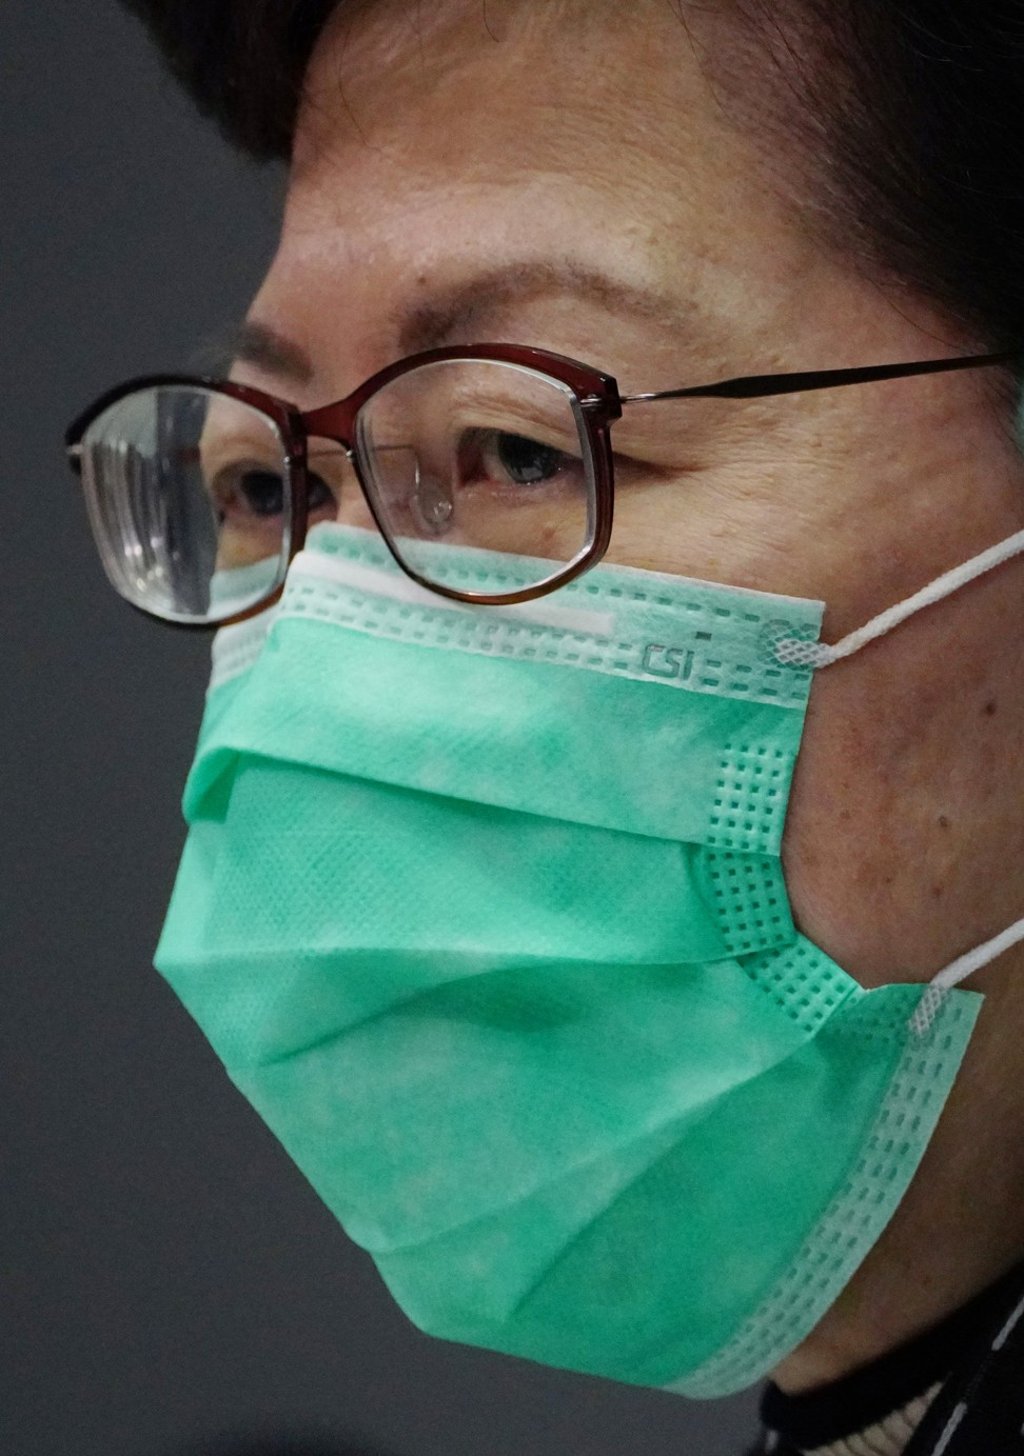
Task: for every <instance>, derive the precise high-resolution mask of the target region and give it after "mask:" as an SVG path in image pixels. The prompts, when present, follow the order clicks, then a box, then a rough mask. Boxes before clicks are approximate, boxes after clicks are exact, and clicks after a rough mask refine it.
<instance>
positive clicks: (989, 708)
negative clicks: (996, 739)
mask: <svg viewBox="0 0 1024 1456" xmlns="http://www.w3.org/2000/svg"><path fill="white" fill-rule="evenodd" d="M982 712H983V713H984V715H985V717H986V718H994V717H995V715H996V700H995V698H992V699H991V700H990V701H989V702H987V703H986V704H985V706H984V708H983V709H982Z"/></svg>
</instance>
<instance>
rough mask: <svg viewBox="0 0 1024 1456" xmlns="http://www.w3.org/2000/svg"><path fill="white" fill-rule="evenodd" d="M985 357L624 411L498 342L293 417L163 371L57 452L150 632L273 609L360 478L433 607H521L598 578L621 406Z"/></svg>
mask: <svg viewBox="0 0 1024 1456" xmlns="http://www.w3.org/2000/svg"><path fill="white" fill-rule="evenodd" d="M1017 359H1018V356H1017V355H1016V354H980V355H973V356H970V357H961V358H953V359H929V360H925V361H922V362H917V363H908V364H882V365H873V366H869V367H866V368H858V369H828V370H823V371H818V372H805V373H790V374H758V375H750V376H746V377H743V378H738V379H727V380H724V381H721V382H719V383H715V384H703V385H696V386H691V387H689V388H684V389H669V390H661V391H659V392H658V393H654V394H634V395H626V396H623V395H621V394H620V393H619V389H618V386H617V384H616V382H615V380H614V379H613V378H611V376H610V375H607V374H602V373H601V372H600V371H598V370H595V369H592V368H589V367H588V366H587V365H585V364H580V363H579V362H578V361H576V360H573V359H567V358H564V357H563V356H562V355H560V354H552V353H549V352H547V351H546V350H543V349H531V348H525V347H519V346H513V345H505V344H485V345H480V346H476V347H472V348H459V347H453V348H445V349H432V350H430V351H428V352H426V353H422V354H416V355H414V356H412V357H411V358H408V359H403V360H401V361H399V362H398V363H396V364H392V365H391V366H390V367H388V368H387V369H383V370H381V371H380V372H379V373H377V374H375V375H373V377H372V378H371V379H368V380H367V381H366V382H365V383H364V384H362V385H360V386H359V388H358V389H356V390H354V391H353V393H352V394H350V395H348V396H347V398H345V399H342V400H338V401H337V402H336V403H334V404H328V405H323V406H322V407H320V408H319V409H314V410H309V411H307V412H305V413H303V412H300V411H299V410H298V409H296V408H295V407H294V406H292V405H290V404H287V403H285V402H284V401H283V400H280V399H277V398H275V397H274V396H273V395H270V394H266V393H264V392H263V391H262V390H259V389H252V388H250V387H249V386H247V385H243V384H234V383H231V382H230V381H222V380H209V379H196V378H189V377H188V376H185V375H158V376H154V377H150V378H143V379H135V380H132V381H130V382H128V383H127V384H122V385H120V386H119V387H118V388H116V389H113V390H110V391H109V392H108V393H106V394H104V395H102V396H101V397H100V398H99V399H98V400H96V402H95V403H94V404H92V405H91V406H90V407H89V408H88V409H87V410H85V411H84V413H82V414H81V415H80V416H79V417H78V418H77V419H76V420H75V421H74V423H73V424H72V425H71V426H70V427H69V429H68V431H67V435H66V439H65V443H66V446H67V451H68V457H69V460H70V463H71V466H72V468H73V470H75V472H76V473H78V474H79V475H80V476H81V480H82V484H83V487H84V492H85V498H86V503H87V507H88V512H89V517H90V521H91V525H92V530H93V534H94V536H95V539H96V544H97V546H98V548H99V553H100V557H101V560H102V562H103V566H104V568H105V570H106V574H107V577H108V578H109V580H110V583H111V585H112V586H113V587H114V589H115V590H116V591H117V592H118V593H120V595H121V596H122V597H124V598H125V599H126V600H127V601H128V602H130V603H131V604H132V605H133V606H135V607H138V608H140V609H141V610H142V611H144V612H146V613H148V614H149V615H150V616H154V617H158V618H160V619H162V620H164V621H167V622H173V623H177V624H180V625H183V626H212V625H225V624H227V623H231V622H238V621H242V620H244V619H245V618H246V617H250V616H252V615H253V614H254V613H256V612H258V611H261V610H263V608H265V607H266V606H268V605H270V604H271V603H272V602H274V601H275V600H276V599H277V598H278V597H279V596H280V594H281V591H282V589H283V585H284V579H285V576H286V573H287V570H288V566H289V563H290V562H291V560H292V558H293V557H294V556H295V554H296V552H297V551H299V550H300V549H301V547H302V545H303V543H304V541H305V539H306V533H307V531H308V530H309V528H310V526H311V525H314V524H316V523H318V522H320V521H324V520H337V519H339V518H340V517H341V516H342V514H343V512H344V510H345V507H346V492H348V491H350V489H351V484H350V482H349V481H344V482H343V480H342V475H348V476H353V475H354V477H355V479H356V481H358V486H359V488H361V490H362V494H363V497H364V498H365V503H366V506H367V507H368V508H369V512H370V515H371V517H372V519H373V521H374V522H375V523H376V526H377V528H378V530H379V531H380V533H381V535H382V536H383V538H384V540H385V542H386V543H387V545H388V548H389V549H390V551H391V554H392V556H393V557H394V559H395V561H396V562H397V564H398V565H399V566H400V567H401V569H402V570H403V571H404V572H405V573H406V574H407V575H408V576H410V577H412V579H413V580H414V581H417V582H419V583H420V585H421V586H424V587H426V588H428V589H429V590H430V591H433V592H437V593H439V594H440V595H441V596H445V597H451V598H454V599H455V600H456V601H465V602H476V603H480V604H483V605H495V604H499V603H511V602H522V601H528V600H530V599H531V598H534V597H538V596H542V595H543V594H545V593H547V592H552V591H555V590H556V589H557V588H558V587H560V586H563V585H564V584H565V583H566V582H569V581H572V580H573V578H574V577H577V576H579V575H580V574H581V573H582V572H584V571H586V570H588V568H590V567H592V566H594V565H596V563H597V562H598V561H600V560H601V558H602V556H603V555H604V554H605V552H606V551H607V549H608V544H609V541H610V539H611V533H612V514H613V456H612V446H611V437H610V430H611V426H612V425H613V423H614V422H615V421H616V420H617V419H618V418H619V417H620V416H621V414H622V411H623V408H624V407H625V406H627V405H632V404H638V403H651V402H654V401H659V400H669V399H698V398H708V399H712V398H719V399H755V398H759V397H766V396H771V395H784V394H794V393H798V392H800V391H804V390H818V389H835V388H838V387H840V386H845V385H853V384H867V383H871V382H872V381H877V380H885V379H898V378H903V377H909V376H911V375H916V374H937V373H940V372H945V371H948V370H956V369H976V368H984V367H986V366H995V365H1006V364H1010V363H1012V362H1014V361H1015V360H1017ZM453 547H460V548H466V547H469V548H478V549H480V550H483V551H487V552H492V553H499V554H500V555H505V556H507V557H509V558H510V562H509V564H510V566H511V564H512V563H511V558H513V557H514V558H515V569H514V571H510V572H509V577H508V579H509V590H508V591H506V592H502V593H499V594H488V595H482V594H480V593H478V592H474V591H472V590H467V589H466V586H467V577H466V575H465V552H464V551H461V550H454V551H453V550H452V548H453Z"/></svg>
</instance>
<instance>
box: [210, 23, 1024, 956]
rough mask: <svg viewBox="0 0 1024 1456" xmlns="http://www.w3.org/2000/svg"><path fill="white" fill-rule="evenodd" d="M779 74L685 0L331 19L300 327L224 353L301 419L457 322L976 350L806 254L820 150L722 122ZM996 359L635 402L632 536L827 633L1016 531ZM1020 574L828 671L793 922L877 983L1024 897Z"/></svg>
mask: <svg viewBox="0 0 1024 1456" xmlns="http://www.w3.org/2000/svg"><path fill="white" fill-rule="evenodd" d="M770 66H771V62H769V61H767V60H766V59H765V58H764V57H763V56H761V57H759V56H758V55H757V54H752V55H749V56H745V55H744V54H743V53H742V50H741V47H740V37H739V35H738V33H734V32H733V31H731V30H730V28H729V27H728V26H727V25H725V24H724V23H722V22H721V21H720V20H718V21H716V20H715V18H714V17H713V16H712V15H711V14H710V13H708V12H706V11H705V12H703V13H701V12H699V11H695V12H694V15H693V17H692V23H691V24H690V25H689V26H687V24H684V22H683V20H682V19H681V14H680V10H679V8H678V7H677V6H676V5H674V4H671V3H669V0H637V3H635V4H632V5H630V6H629V7H628V9H627V8H626V7H623V6H622V5H621V4H619V3H617V0H560V3H545V4H544V5H539V4H536V3H530V0H490V3H489V4H487V5H486V6H484V5H482V4H481V3H480V0H444V3H440V4H437V5H434V6H431V7H429V11H428V10H425V9H424V8H423V7H420V6H409V5H407V4H405V3H403V0H377V3H370V4H359V3H356V4H354V5H353V4H346V5H343V6H341V7H340V8H339V11H338V12H337V13H336V15H335V17H334V19H333V21H332V23H331V24H330V25H329V26H328V28H327V31H326V33H325V34H324V35H323V37H322V38H321V40H320V42H319V44H318V46H317V49H316V51H315V54H314V57H313V60H312V63H311V66H310V69H309V73H308V77H307V91H306V97H305V101H304V104H303V106H302V109H301V113H300V117H299V124H298V130H297V136H296V144H295V154H294V164H293V168H292V174H291V183H290V189H289V192H288V199H287V208H286V215H285V223H284V231H283V235H282V239H281V245H280V249H279V251H278V253H277V256H276V257H275V259H274V261H273V264H272V266H271V268H270V270H269V273H268V275H267V277H266V280H265V281H264V284H263V286H262V288H261V289H260V292H259V295H258V297H257V298H256V300H255V302H254V303H253V306H252V309H251V312H250V319H251V320H252V321H253V322H255V323H257V324H259V325H260V326H261V331H270V332H271V333H272V334H273V335H274V336H277V341H278V342H277V345H276V347H270V341H268V339H267V338H266V337H265V335H264V334H263V333H262V332H259V333H257V335H256V336H255V339H254V340H251V341H250V344H251V346H250V347H248V348H243V351H242V357H241V358H240V360H239V362H238V364H237V365H236V369H235V373H236V375H237V376H238V377H241V378H244V379H246V380H248V381H249V382H252V383H256V384H260V385H263V386H264V387H268V388H272V389H274V390H276V391H277V392H279V393H282V394H285V395H287V396H289V397H291V398H293V399H294V400H295V401H296V402H297V403H299V404H300V405H302V406H303V407H304V408H310V407H312V406H314V405H319V404H323V403H326V402H327V401H330V400H333V399H336V398H338V397H340V396H342V395H344V394H346V393H347V392H348V391H350V390H351V389H353V388H354V387H355V386H356V385H357V384H358V383H360V382H361V381H362V380H363V379H364V378H366V377H367V376H368V375H370V374H372V373H373V372H374V371H376V370H378V369H380V368H381V367H383V366H384V365H386V364H389V363H391V362H392V361H393V360H395V359H398V358H401V357H402V356H403V355H406V354H409V353H412V352H415V351H417V350H418V349H422V348H429V347H432V346H434V345H439V344H447V343H465V344H471V343H481V342H497V341H504V342H514V343H521V344H531V345H537V346H541V347H544V348H548V349H552V350H555V351H557V352H559V353H563V354H568V355H571V356H574V357H576V358H578V359H581V360H583V361H585V362H587V363H592V364H594V365H596V366H598V367H599V368H601V369H603V370H605V371H607V372H609V373H611V374H613V375H615V376H616V377H617V379H618V381H619V384H620V386H621V388H622V389H623V391H624V392H626V393H630V392H635V391H649V390H657V389H667V388H671V387H674V386H679V385H684V384H690V383H702V382H707V381H709V380H713V379H716V378H721V377H726V376H729V375H734V374H741V373H753V372H765V371H769V370H785V369H823V368H830V367H839V366H843V365H854V364H867V363H881V362H889V361H895V360H904V359H915V358H926V357H939V356H941V355H943V354H947V353H950V352H956V351H957V349H958V348H965V349H966V348H969V347H970V343H969V341H964V340H962V339H959V338H957V337H956V336H955V334H954V331H953V329H952V327H951V326H950V325H949V324H948V323H944V322H943V321H942V320H941V319H939V318H938V317H937V316H936V315H935V314H934V313H933V312H932V311H930V310H929V308H928V307H927V306H926V305H925V304H924V303H923V302H921V301H920V300H917V299H915V298H913V297H911V296H909V295H907V294H905V293H901V292H900V291H899V290H898V288H897V287H896V286H895V285H892V286H891V287H889V288H884V287H882V286H879V285H878V284H877V283H876V282H872V281H868V280H867V279H866V278H864V277H861V276H858V274H857V273H856V271H855V270H854V268H853V266H852V264H851V263H850V261H849V260H847V259H844V258H842V257H840V256H837V255H836V253H834V252H833V251H831V250H829V249H827V248H826V247H825V246H824V245H823V244H822V243H820V242H819V241H817V240H816V237H815V233H814V229H813V226H812V224H813V223H814V220H815V219H814V214H813V211H812V209H811V208H810V206H809V205H806V204H805V205H801V202H800V195H801V189H802V187H803V182H802V180H801V179H802V177H803V176H804V175H805V174H806V172H807V170H808V169H807V168H806V167H805V166H804V165H803V164H802V163H801V161H800V159H799V157H798V156H797V155H796V153H795V151H793V150H792V148H789V149H788V150H787V146H786V144H785V143H784V142H783V141H782V139H781V137H779V136H767V135H766V136H762V137H761V138H760V139H759V140H758V139H757V138H754V137H752V136H751V134H750V133H749V130H743V129H741V128H740V127H739V126H738V125H737V124H735V123H734V122H732V121H731V120H730V94H732V93H733V92H734V90H735V89H737V88H738V89H741V90H743V91H744V95H745V102H744V104H745V108H746V110H747V111H750V110H752V109H756V108H755V107H752V106H751V99H750V98H751V96H752V95H755V96H756V95H757V88H761V90H763V91H765V92H767V91H768V89H769V87H768V79H769V76H770ZM726 73H728V74H729V76H730V78H731V79H730V80H729V82H728V84H726V83H724V82H723V83H716V81H715V80H713V79H709V78H710V77H713V76H715V75H716V74H726ZM989 382H990V381H986V380H985V377H984V373H980V374H977V373H967V374H964V375H959V376H957V375H951V376H937V377H933V378H923V379H917V380H898V381H893V382H887V383H883V384H876V385H868V386H860V387H856V388H851V389H839V390H834V391H827V392H823V393H818V394H807V395H803V396H790V397H784V398H782V399H771V400H760V401H751V402H737V401H694V400H690V401H678V402H661V403H658V404H651V405H634V406H630V407H628V408H627V410H626V413H625V416H624V418H623V419H622V420H621V421H620V422H619V423H618V424H616V425H615V426H614V427H613V433H612V438H613V443H614V446H615V449H616V479H617V487H618V489H617V497H616V511H617V515H616V529H615V534H614V538H613V542H612V547H611V551H610V553H609V559H610V560H614V561H620V562H627V563H629V564H631V565H634V566H640V567H649V568H653V569H656V570H658V571H667V572H675V573H679V574H683V575H687V576H694V577H701V578H706V579H710V580H712V581H719V582H725V583H730V584H735V585H741V586H748V587H756V588H760V589H763V590H765V591H772V592H780V593H791V594H797V595H802V596H810V597H816V598H821V599H823V600H824V601H825V602H826V604H827V608H828V610H827V614H826V618H825V631H824V635H825V638H826V640H830V639H834V638H836V637H838V636H840V635H841V634H843V633H845V632H847V631H849V630H850V629H851V628H853V627H855V626H857V625H858V624H859V623H861V622H863V621H864V620H866V619H867V618H868V617H870V616H871V615H873V614H874V613H875V612H877V611H879V610H880V609H882V608H883V607H885V606H887V605H889V604H890V603H892V602H894V601H897V600H899V599H900V598H902V597H905V596H907V595H908V594H909V593H910V592H912V591H915V590H916V589H917V588H919V587H920V586H922V585H923V584H924V583H925V582H927V581H928V580H929V579H931V578H932V577H934V576H935V575H937V574H938V573H939V572H941V571H943V570H945V569H947V568H948V567H950V566H952V565H954V564H956V563H957V562H959V561H961V560H964V559H966V558H967V557H969V556H970V555H972V554H973V553H975V552H977V551H979V550H980V549H982V548H983V547H985V546H987V545H989V544H991V543H992V542H994V541H997V540H999V539H1000V538H1001V537H1002V536H1005V535H1007V534H1009V533H1010V532H1011V531H1013V530H1016V529H1018V528H1019V526H1020V524H1021V511H1022V506H1021V503H1022V501H1024V495H1022V493H1021V488H1020V487H1021V480H1020V467H1019V463H1018V459H1017V456H1016V453H1015V451H1014V450H1013V448H1012V445H1011V442H1010V440H1009V439H1008V437H1007V434H1006V432H1005V431H1001V430H1000V429H999V428H998V426H997V424H996V422H995V420H994V418H993V415H992V413H991V411H990V409H989V407H988V405H987V403H986V396H985V394H984V392H983V391H984V390H985V388H986V384H987V383H989ZM347 495H348V500H347V502H346V503H345V504H344V505H343V508H342V516H343V517H344V518H346V519H355V518H358V517H359V513H360V511H361V510H362V507H361V505H360V503H359V502H358V501H357V499H356V496H357V492H356V491H355V488H354V487H353V489H352V490H350V491H348V492H347ZM353 513H354V514H353ZM1020 578H1021V572H1020V571H1019V570H1015V569H1014V568H1013V567H1012V566H1011V567H1009V568H1007V569H1005V570H1004V572H1003V573H1002V574H1001V575H998V576H997V577H995V578H993V579H991V580H990V581H988V582H986V583H983V584H981V585H978V586H975V587H972V588H970V589H969V590H967V591H965V592H963V593H962V594H961V595H959V596H958V597H955V598H953V599H952V600H950V601H948V602H946V603H944V604H943V605H941V606H939V607H937V608H934V609H932V610H931V611H930V612H929V613H927V614H926V615H925V616H923V617H921V618H918V619H917V620H915V621H913V622H911V623H908V624H907V625H906V626H904V627H903V628H902V629H900V631H899V632H898V633H897V634H896V635H895V636H893V637H891V638H889V639H886V640H884V641H882V642H881V643H879V644H877V645H876V646H874V647H872V648H870V649H869V650H868V651H866V652H864V653H863V654H861V655H859V656H857V657H855V658H853V659H852V660H851V661H850V662H848V663H846V664H841V665H838V666H836V667H834V668H832V669H830V670H829V671H828V672H827V673H822V674H820V675H819V678H818V681H817V682H816V684H815V687H814V691H813V694H812V704H811V712H810V716H809V722H808V728H807V734H806V739H805V744H804V749H803V753H802V756H801V760H800V765H799V770H798V776H797V781H796V784H795V787H794V793H793V799H792V807H791V812H790V818H789V822H788V830H787V840H786V862H787V871H788V880H789V885H790V889H791V894H792V898H793V903H794V908H795V911H796V915H797V918H798V921H799V923H800V924H801V928H802V929H803V930H804V931H805V933H807V934H809V935H810V936H811V938H812V939H814V940H816V941H817V942H818V943H819V944H820V945H822V947H823V948H824V949H826V950H827V951H828V952H829V953H830V954H831V955H833V956H834V957H835V958H836V959H837V960H838V961H839V962H840V964H842V965H843V966H844V967H846V968H847V969H848V970H850V971H851V973H852V974H853V975H855V976H857V977H858V978H860V979H861V980H862V981H863V982H864V983H865V984H876V983H879V982H882V981H885V980H893V979H907V978H921V979H923V978H925V977H927V976H929V975H930V974H933V973H934V972H935V971H937V970H938V969H940V967H941V966H942V965H943V964H944V963H945V962H947V961H948V960H950V959H951V958H952V957H953V956H954V955H956V954H958V953H959V952H961V951H962V950H964V949H965V948H967V947H969V945H971V944H973V943H976V942H977V941H979V940H981V939H984V938H985V937H987V936H988V935H989V934H991V933H993V932H995V931H996V930H998V929H1000V928H1001V927H1002V926H1003V925H1004V924H1005V923H1007V922H1008V921H1010V920H1012V919H1014V918H1015V917H1016V916H1017V915H1018V914H1020V913H1021V911H1022V909H1024V888H1022V887H1021V886H1020V885H1019V884H1018V883H1017V882H1016V881H1015V880H1014V877H1013V876H1010V877H1007V876H1006V874H1005V865H1006V863H1007V862H1017V861H1019V860H1020V855H1019V853H1015V852H1018V851H1019V850H1020V849H1021V847H1022V846H1021V830H1020V827H1019V824H1018V823H1016V822H1015V820H1016V816H1014V815H1012V814H1010V813H1009V812H1008V811H1007V814H1006V820H1005V822H1004V821H1003V819H1002V818H1001V813H1002V807H1001V806H1005V805H1006V801H1007V798H1008V790H1012V788H1013V787H1014V783H1013V782H1012V775H1013V773H1014V772H1016V770H1015V769H1014V768H1013V767H1012V765H1013V764H1015V762H1016V761H1019V760H1020V758H1021V755H1020V753H1019V748H1020V732H1021V728H1020V725H1021V723H1022V721H1024V717H1022V715H1021V713H1020V711H1019V708H1020V707H1021V696H1022V693H1024V683H1022V676H1024V674H1022V672H1021V669H1020V664H1019V659H1020V656H1021V655H1020V654H1019V652H1018V651H1017V648H1016V629H1015V627H1013V626H1012V624H1013V623H1014V622H1015V621H1016V620H1019V618H1017V617H1016V616H1012V615H1010V614H1011V613H1016V611H1017V610H1018V602H1019V594H1020ZM1008 774H1009V775H1010V778H1008V777H1007V775H1008Z"/></svg>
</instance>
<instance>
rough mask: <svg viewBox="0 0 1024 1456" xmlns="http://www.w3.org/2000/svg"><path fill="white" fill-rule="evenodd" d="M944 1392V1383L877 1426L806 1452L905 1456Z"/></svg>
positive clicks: (808, 1454)
mask: <svg viewBox="0 0 1024 1456" xmlns="http://www.w3.org/2000/svg"><path fill="white" fill-rule="evenodd" d="M941 1389H942V1383H941V1381H940V1382H939V1383H938V1384H937V1385H933V1386H932V1388H931V1390H926V1391H925V1393H924V1395H919V1396H918V1397H917V1399H916V1400H912V1401H911V1402H910V1404H909V1405H905V1406H904V1407H903V1409H902V1410H898V1411H894V1412H893V1414H892V1415H891V1416H886V1418H885V1420H884V1421H879V1422H878V1424H877V1425H876V1426H868V1428H867V1430H865V1431H859V1432H858V1433H857V1435H855V1436H847V1437H846V1438H845V1439H844V1440H842V1441H835V1442H833V1443H832V1445H830V1446H816V1447H815V1449H814V1450H813V1451H807V1452H805V1456H903V1452H904V1451H905V1450H906V1449H907V1446H908V1445H909V1444H910V1438H911V1436H912V1435H913V1434H914V1432H915V1431H916V1430H917V1428H918V1426H919V1425H920V1424H921V1422H922V1421H923V1420H924V1417H925V1413H926V1412H927V1410H928V1407H929V1406H930V1405H931V1403H932V1401H933V1400H934V1399H935V1397H936V1396H937V1395H938V1393H939V1391H940V1390H941Z"/></svg>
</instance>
